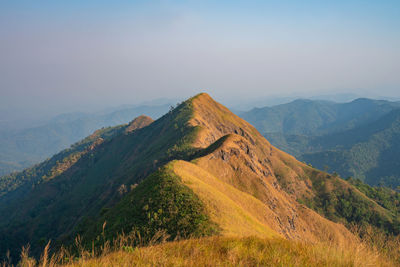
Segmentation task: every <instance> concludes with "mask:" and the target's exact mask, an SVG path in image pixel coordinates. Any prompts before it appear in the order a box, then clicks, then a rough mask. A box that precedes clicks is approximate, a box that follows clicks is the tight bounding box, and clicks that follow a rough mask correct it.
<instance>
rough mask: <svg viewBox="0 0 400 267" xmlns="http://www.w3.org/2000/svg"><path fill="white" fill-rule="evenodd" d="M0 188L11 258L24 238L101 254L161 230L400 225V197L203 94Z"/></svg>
mask: <svg viewBox="0 0 400 267" xmlns="http://www.w3.org/2000/svg"><path fill="white" fill-rule="evenodd" d="M357 186H358V187H361V186H362V187H363V188H364V190H363V191H360V190H359V189H357V188H358V187H357ZM0 190H1V191H0V214H3V215H4V214H6V215H7V216H0V256H3V255H6V251H7V250H10V255H11V257H13V258H18V256H19V255H20V249H21V247H22V246H23V245H25V244H27V243H29V244H31V252H32V253H33V256H38V255H39V254H40V252H41V251H43V248H44V247H45V246H46V244H47V243H48V242H49V240H52V244H54V245H53V249H58V248H60V247H61V246H63V247H68V246H70V245H71V246H72V244H74V243H77V241H76V240H78V241H79V246H80V248H81V247H84V248H87V249H90V250H91V251H92V252H93V254H94V253H95V250H96V249H97V248H98V247H104V246H105V244H108V245H110V244H112V243H109V242H112V240H115V238H116V237H117V236H118V235H121V234H124V236H130V237H132V236H134V237H140V239H138V242H140V243H137V244H140V245H143V244H148V243H151V242H152V240H154V238H155V237H157V234H158V233H159V232H160V231H161V232H163V233H165V234H166V238H167V240H175V239H176V238H194V237H204V236H213V235H219V236H227V237H232V236H234V237H246V236H257V237H260V238H271V237H273V238H276V239H279V240H283V239H287V240H301V241H302V242H309V243H315V242H328V243H329V244H330V245H333V244H343V243H346V244H353V245H356V244H358V243H357V242H358V241H357V238H356V236H355V235H354V234H353V233H352V232H350V231H349V229H350V227H352V226H354V225H358V226H360V227H361V226H362V225H369V226H371V227H375V228H380V229H381V230H382V231H385V232H387V233H393V234H399V233H400V219H399V211H400V208H399V205H398V203H397V204H392V205H388V204H387V199H388V198H382V197H381V198H377V197H376V196H375V195H373V194H371V193H370V192H374V191H371V188H370V187H369V186H367V185H365V184H362V183H359V184H358V183H357V184H356V185H355V183H353V181H345V180H343V179H341V178H340V177H338V176H336V175H331V174H328V173H325V172H323V171H320V170H317V169H315V168H313V167H311V166H309V165H307V164H304V163H302V162H300V161H298V160H296V159H295V158H294V157H292V156H291V155H289V154H287V153H285V152H283V151H281V150H279V149H277V148H275V147H274V146H272V145H271V144H270V143H269V142H268V141H267V140H266V139H265V138H264V137H263V136H262V135H261V134H260V133H259V132H258V131H257V130H256V129H255V128H254V127H253V126H252V125H250V124H249V123H248V122H246V121H245V120H243V119H241V118H240V117H238V116H236V115H235V114H233V113H232V112H231V111H230V110H228V109H227V108H226V107H224V106H223V105H221V104H219V103H217V102H215V101H214V100H213V99H212V98H211V97H210V96H209V95H207V94H204V93H202V94H199V95H197V96H195V97H192V98H190V99H188V100H187V101H185V102H183V103H181V104H180V105H179V106H177V107H175V108H174V109H171V110H170V111H168V112H167V113H166V114H165V115H164V116H162V117H161V118H159V119H157V120H155V121H153V120H152V119H150V118H149V117H146V116H141V117H138V118H136V119H135V120H133V121H132V122H131V123H129V124H124V125H120V126H115V127H109V128H104V129H100V130H98V131H96V132H94V133H93V134H92V135H90V136H88V137H87V138H85V139H83V140H82V141H80V142H78V143H76V144H75V145H73V146H72V147H71V148H69V149H66V150H63V151H61V152H59V153H58V154H56V155H55V156H54V157H52V158H50V159H49V160H46V161H44V162H42V163H40V164H38V165H36V166H34V167H33V168H29V169H26V170H24V171H22V172H19V173H15V174H13V175H6V176H3V177H1V178H0ZM390 193H391V192H390ZM367 194H368V195H367ZM385 196H386V195H385ZM390 197H392V198H394V199H400V197H399V195H398V194H396V193H395V192H393V195H390ZM381 200H382V201H381ZM383 200H384V201H383ZM393 203H394V202H393ZM77 236H79V238H77V239H75V238H76V237H77ZM74 240H75V241H74ZM130 249H133V248H130Z"/></svg>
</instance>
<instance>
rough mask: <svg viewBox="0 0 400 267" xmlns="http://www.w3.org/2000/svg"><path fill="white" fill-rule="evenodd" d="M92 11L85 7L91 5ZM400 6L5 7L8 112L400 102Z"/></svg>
mask: <svg viewBox="0 0 400 267" xmlns="http://www.w3.org/2000/svg"><path fill="white" fill-rule="evenodd" d="M82 2H84V3H82ZM399 3H400V2H399V1H362V0H358V1H94V0H93V1H77V0H74V1H63V2H61V1H40V0H38V1H18V0H16V1H1V2H0V93H1V95H0V96H1V97H0V105H1V107H2V108H25V109H32V110H35V109H47V110H56V109H63V110H67V109H70V110H71V109H74V108H82V107H85V106H87V107H100V106H113V105H120V104H131V103H137V102H141V101H145V100H148V99H152V98H159V97H170V98H175V97H178V98H181V97H187V96H190V95H193V94H195V93H197V92H199V91H207V92H209V93H210V94H211V95H213V96H214V97H216V98H217V99H220V100H222V101H224V100H226V101H235V100H236V101H237V100H238V99H245V98H253V99H254V98H256V97H258V96H260V97H264V96H269V95H290V94H296V95H302V94H304V95H313V94H326V93H332V92H348V93H357V94H366V95H385V96H396V97H399V96H400V75H399V72H400V16H399V14H400V4H399Z"/></svg>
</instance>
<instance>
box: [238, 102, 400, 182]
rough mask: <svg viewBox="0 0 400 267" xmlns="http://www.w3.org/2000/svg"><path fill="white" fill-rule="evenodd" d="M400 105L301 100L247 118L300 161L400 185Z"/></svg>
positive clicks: (252, 111)
mask: <svg viewBox="0 0 400 267" xmlns="http://www.w3.org/2000/svg"><path fill="white" fill-rule="evenodd" d="M399 108H400V102H389V101H382V100H371V99H356V100H354V101H352V102H349V103H333V102H327V101H313V100H296V101H293V102H291V103H288V104H283V105H278V106H274V107H265V108H258V109H253V110H251V111H249V112H246V113H243V114H241V116H242V117H243V118H245V119H246V120H248V121H249V122H250V123H252V124H253V125H255V126H256V128H257V129H258V130H259V131H261V132H262V133H263V134H264V136H266V137H267V138H268V140H270V141H271V143H272V144H273V145H275V146H277V147H279V148H281V149H283V150H284V151H287V152H288V153H291V154H293V155H295V156H296V157H297V158H299V159H300V160H303V161H305V162H307V163H310V164H312V165H313V166H315V167H317V168H319V169H324V170H327V171H330V172H337V173H338V174H340V175H341V176H343V177H348V176H352V177H354V178H358V179H361V180H363V181H365V182H367V183H369V184H371V185H377V184H383V185H387V186H391V187H397V186H399V185H400V165H399V161H398V159H399V155H400V154H399V152H398V151H400V143H399V140H400V124H399V122H400V109H399Z"/></svg>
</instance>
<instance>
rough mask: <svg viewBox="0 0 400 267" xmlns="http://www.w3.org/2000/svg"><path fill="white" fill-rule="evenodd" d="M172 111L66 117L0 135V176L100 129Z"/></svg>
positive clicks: (153, 108) (156, 108)
mask: <svg viewBox="0 0 400 267" xmlns="http://www.w3.org/2000/svg"><path fill="white" fill-rule="evenodd" d="M169 108H170V105H162V106H138V107H132V108H123V109H119V110H114V111H109V112H105V113H98V114H85V113H77V114H76V113H73V114H65V115H59V116H57V117H55V118H54V119H52V120H50V121H48V122H46V123H44V124H43V125H40V126H36V127H33V128H32V127H29V128H26V127H24V128H22V129H21V130H18V131H13V132H7V131H4V132H1V133H0V176H2V175H5V174H9V173H11V172H12V171H19V170H22V169H24V168H27V167H30V166H32V165H34V164H37V163H39V162H41V161H43V160H45V159H46V158H48V157H50V156H52V155H53V154H55V153H57V152H59V151H60V150H63V149H66V148H68V147H69V146H70V145H72V144H73V143H75V142H78V141H79V140H81V139H83V138H85V137H86V136H88V135H90V134H91V133H92V132H94V131H95V130H97V129H100V128H102V127H110V126H115V125H120V124H125V123H127V122H129V121H130V120H131V119H132V118H135V117H137V116H140V115H141V114H147V115H149V116H151V117H153V118H158V117H160V116H161V115H163V114H164V113H165V112H167V111H168V109H169Z"/></svg>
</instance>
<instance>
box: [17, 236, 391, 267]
mask: <svg viewBox="0 0 400 267" xmlns="http://www.w3.org/2000/svg"><path fill="white" fill-rule="evenodd" d="M81 255H82V256H81V257H80V258H77V259H75V260H74V261H73V262H72V263H69V264H65V265H64V266H346V267H347V266H396V264H395V263H394V262H389V261H388V260H385V259H383V258H381V257H380V256H379V254H377V253H373V252H371V250H368V249H365V248H364V247H363V246H359V247H355V248H353V249H347V250H344V249H338V248H335V247H332V246H328V245H322V244H315V245H312V244H305V243H301V242H295V241H288V240H284V239H280V238H273V239H262V238H257V237H242V238H234V237H209V238H201V239H189V240H182V241H174V242H166V243H163V244H159V245H152V246H148V247H139V248H133V247H129V246H122V247H121V248H119V249H118V250H116V251H108V252H106V253H103V254H102V255H100V256H98V257H93V256H91V255H90V253H83V254H81ZM54 259H55V258H54V257H52V258H51V259H46V256H45V257H42V259H41V262H40V263H39V265H40V266H56V265H57V264H56V262H55V260H54ZM20 264H21V266H34V265H32V264H35V263H34V262H33V261H32V260H31V259H29V258H28V257H25V258H23V259H22V261H21V262H20Z"/></svg>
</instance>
